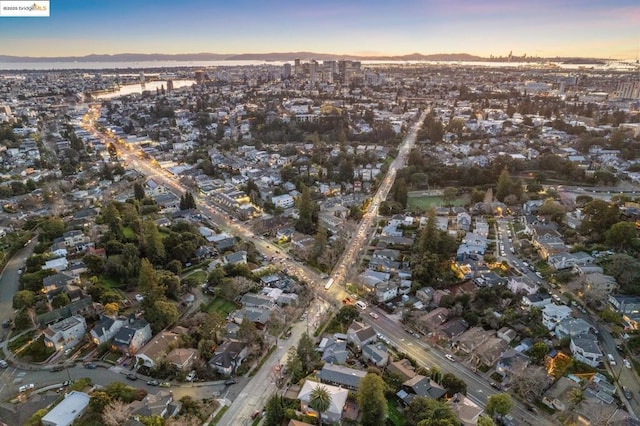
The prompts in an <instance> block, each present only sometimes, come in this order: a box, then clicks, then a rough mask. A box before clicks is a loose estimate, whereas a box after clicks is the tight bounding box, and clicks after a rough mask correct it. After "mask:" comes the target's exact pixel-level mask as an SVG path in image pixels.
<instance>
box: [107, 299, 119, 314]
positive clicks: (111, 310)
mask: <svg viewBox="0 0 640 426" xmlns="http://www.w3.org/2000/svg"><path fill="white" fill-rule="evenodd" d="M119 310H120V305H119V304H118V303H116V302H111V303H107V304H105V305H104V314H105V315H107V316H116V315H118V311H119Z"/></svg>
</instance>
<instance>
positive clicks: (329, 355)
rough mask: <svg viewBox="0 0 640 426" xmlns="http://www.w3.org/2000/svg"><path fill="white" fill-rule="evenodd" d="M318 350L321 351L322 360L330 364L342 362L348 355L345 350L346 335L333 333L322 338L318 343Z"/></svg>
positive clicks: (345, 360)
mask: <svg viewBox="0 0 640 426" xmlns="http://www.w3.org/2000/svg"><path fill="white" fill-rule="evenodd" d="M317 350H318V352H322V361H324V362H327V363H330V364H344V363H345V362H347V358H348V357H349V351H348V350H347V336H346V335H344V334H338V333H336V334H334V335H333V336H331V337H329V338H327V337H325V338H323V339H322V340H321V341H320V345H318V349H317Z"/></svg>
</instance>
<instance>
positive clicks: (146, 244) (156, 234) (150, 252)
mask: <svg viewBox="0 0 640 426" xmlns="http://www.w3.org/2000/svg"><path fill="white" fill-rule="evenodd" d="M141 240H142V241H141V246H142V247H141V248H142V253H143V256H145V257H146V258H147V259H149V260H150V261H151V262H152V263H153V264H155V265H161V264H162V263H163V262H164V259H165V249H164V244H163V242H162V237H161V236H160V231H158V226H157V225H156V224H155V222H153V221H151V220H146V221H145V222H144V224H143V227H142V239H141Z"/></svg>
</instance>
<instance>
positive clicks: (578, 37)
mask: <svg viewBox="0 0 640 426" xmlns="http://www.w3.org/2000/svg"><path fill="white" fill-rule="evenodd" d="M305 3H306V2H295V1H291V0H285V1H279V2H275V3H274V2H261V1H255V0H241V1H236V2H210V1H201V0H194V1H188V2H180V3H177V2H174V1H166V0H161V1H153V2H148V1H145V2H125V1H122V0H115V1H109V2H90V3H83V4H80V3H78V2H77V1H69V0H60V1H55V2H51V16H50V17H48V18H7V17H5V18H2V25H0V38H1V39H2V40H3V41H4V43H3V45H2V47H1V48H0V54H3V55H16V56H46V57H55V56H82V55H88V54H94V53H95V54H116V53H169V54H174V53H176V54H177V53H195V52H214V53H249V52H251V53H264V52H283V51H313V52H323V53H336V54H353V55H367V56H372V55H403V54H409V53H413V52H419V53H423V54H434V53H454V52H456V53H459V52H464V53H470V54H473V55H479V56H485V57H488V56H490V55H494V56H507V55H508V54H509V52H510V51H512V52H513V54H514V55H518V56H522V55H524V54H527V56H539V57H554V56H573V57H598V58H612V59H613V58H615V59H637V56H638V51H639V43H640V42H639V32H638V28H640V5H639V4H638V2H637V1H634V0H611V1H602V0H587V1H578V0H569V1H562V2H554V1H551V0H541V1H536V2H525V1H521V0H516V1H511V2H506V1H500V0H489V1H485V2H472V1H464V0H456V1H444V0H423V1H418V0H408V1H403V2H400V3H398V2H389V1H379V0H373V1H351V2H342V1H336V0H328V1H324V2H321V3H317V4H305Z"/></svg>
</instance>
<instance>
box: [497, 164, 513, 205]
mask: <svg viewBox="0 0 640 426" xmlns="http://www.w3.org/2000/svg"><path fill="white" fill-rule="evenodd" d="M509 194H511V176H510V175H509V170H507V168H506V167H505V168H504V169H503V170H502V172H501V173H500V177H499V178H498V186H497V187H496V198H497V199H498V200H499V201H504V199H505V198H506V197H507V195H509Z"/></svg>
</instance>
